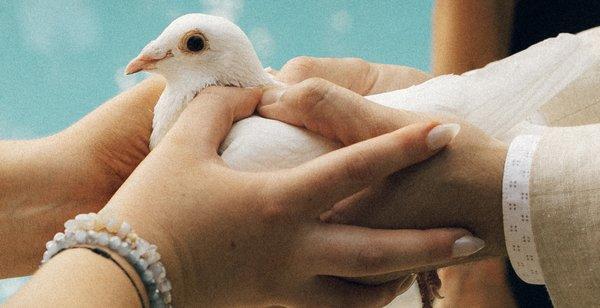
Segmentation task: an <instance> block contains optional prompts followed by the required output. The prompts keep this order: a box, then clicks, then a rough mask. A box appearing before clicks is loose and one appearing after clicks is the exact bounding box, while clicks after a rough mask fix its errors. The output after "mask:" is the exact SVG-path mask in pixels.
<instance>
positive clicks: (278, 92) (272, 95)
mask: <svg viewBox="0 0 600 308" xmlns="http://www.w3.org/2000/svg"><path fill="white" fill-rule="evenodd" d="M285 91H286V88H281V87H273V88H267V89H265V91H264V92H263V96H262V99H261V102H260V104H261V106H266V105H271V104H274V103H276V102H277V101H278V100H279V99H280V98H281V96H282V95H283V93H284V92H285Z"/></svg>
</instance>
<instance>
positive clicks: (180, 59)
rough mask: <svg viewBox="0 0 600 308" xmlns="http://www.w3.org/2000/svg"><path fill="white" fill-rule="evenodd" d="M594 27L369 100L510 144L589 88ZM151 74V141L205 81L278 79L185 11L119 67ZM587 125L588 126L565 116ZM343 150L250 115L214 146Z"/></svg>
mask: <svg viewBox="0 0 600 308" xmlns="http://www.w3.org/2000/svg"><path fill="white" fill-rule="evenodd" d="M599 42H600V28H596V29H592V30H588V31H586V32H585V33H581V34H578V35H560V36H558V37H557V38H554V39H549V40H546V41H544V42H542V43H539V44H537V45H535V46H532V47H530V48H529V49H527V50H526V51H523V52H521V53H519V54H517V55H514V56H512V57H509V58H506V59H504V60H501V61H498V62H495V63H492V64H490V65H488V66H486V67H485V68H483V69H480V70H475V71H471V72H468V73H465V74H463V75H461V76H455V75H448V76H440V77H437V78H434V79H431V80H429V81H427V82H425V83H423V84H420V85H418V86H413V87H411V88H408V89H403V90H398V91H393V92H389V93H383V94H378V95H373V96H368V97H366V98H367V99H369V100H371V101H374V102H376V103H379V104H382V105H385V106H389V107H392V108H402V109H407V110H413V111H419V112H426V113H438V114H439V113H442V114H447V115H454V116H458V117H460V118H462V119H464V120H467V121H469V122H471V123H473V124H474V125H476V126H478V127H479V128H481V129H483V130H484V131H486V132H487V133H489V134H491V135H492V136H494V137H497V138H500V139H501V140H504V141H510V139H511V136H514V135H516V134H518V133H524V132H527V133H536V132H537V131H539V129H540V126H537V125H535V124H544V125H546V124H556V123H557V122H556V121H554V119H559V118H560V115H557V114H552V112H549V109H548V110H544V106H548V105H561V104H563V108H562V110H563V113H565V114H566V113H568V114H569V115H574V114H576V113H577V112H578V111H577V110H575V108H576V106H575V105H574V106H573V107H572V109H571V110H569V108H564V104H566V103H567V102H566V101H564V97H562V96H561V95H563V94H564V93H566V92H568V91H571V92H572V91H573V89H577V88H578V87H588V88H589V87H590V86H591V87H600V81H599V80H598V78H596V79H594V80H595V81H594V82H595V83H592V84H591V85H590V82H589V78H586V76H590V75H591V76H599V75H600V47H599V46H600V43H599ZM141 70H145V71H154V72H156V73H158V74H161V75H163V76H164V77H165V79H166V81H167V86H166V88H165V90H164V92H163V94H162V95H161V97H160V99H159V101H158V103H157V105H156V107H155V109H154V121H153V132H152V136H151V139H150V147H151V148H153V147H155V146H156V145H157V144H158V142H159V141H160V139H161V138H162V137H164V135H165V133H166V132H167V131H168V130H169V128H170V127H171V125H172V124H173V123H174V122H175V121H176V120H177V117H178V116H179V114H180V113H181V111H182V110H183V109H184V107H185V105H186V104H187V103H188V102H189V101H190V100H192V98H193V97H194V96H195V95H196V94H197V93H198V92H199V91H200V90H202V89H203V88H205V87H207V86H210V85H230V86H238V87H252V86H258V85H266V84H273V83H277V81H275V80H274V79H273V78H272V76H270V75H269V74H268V73H266V72H265V71H264V70H263V67H262V65H261V63H260V60H259V59H258V56H257V55H256V53H255V51H254V48H253V47H252V44H251V43H250V41H249V39H248V38H247V36H246V35H245V34H244V32H243V31H242V30H241V29H240V28H239V27H237V26H236V25H235V24H233V23H231V22H230V21H228V20H226V19H224V18H221V17H216V16H210V15H203V14H189V15H184V16H182V17H179V18H177V19H176V20H175V21H173V22H172V23H171V24H170V25H169V26H168V27H167V28H166V29H165V30H164V31H163V32H162V33H161V34H160V35H159V36H158V38H156V39H155V40H153V41H151V42H150V43H149V44H148V45H147V46H146V47H145V48H144V49H143V50H142V52H141V53H140V55H139V56H137V57H136V58H135V59H134V60H132V61H131V63H129V65H128V66H127V68H126V73H127V74H131V73H135V72H138V71H141ZM593 92H594V91H583V92H582V93H587V94H586V95H588V96H586V95H578V96H577V100H578V101H579V104H578V105H577V106H582V105H585V102H586V101H590V102H591V101H593V100H595V99H597V95H592V94H591V93H593ZM570 124H571V125H575V124H587V123H570ZM339 147H340V144H338V143H336V142H333V141H331V140H328V139H325V138H323V137H321V136H318V135H315V134H313V133H311V132H309V131H307V130H304V129H302V128H298V127H294V126H291V125H287V124H285V123H282V122H278V121H274V120H270V119H264V118H260V117H257V116H252V117H250V118H247V119H244V120H241V121H239V122H237V123H236V124H235V125H234V126H233V128H232V130H231V132H230V133H229V136H228V137H227V138H226V140H225V142H224V143H223V144H222V146H221V150H220V152H221V156H222V158H223V159H224V161H225V162H226V163H227V164H228V165H229V166H231V167H232V168H235V169H239V170H245V171H261V170H272V169H281V168H288V167H294V166H297V165H299V164H301V163H303V162H306V161H309V160H311V159H313V158H316V157H318V156H320V155H322V154H325V153H327V152H330V151H332V150H335V149H337V148H339Z"/></svg>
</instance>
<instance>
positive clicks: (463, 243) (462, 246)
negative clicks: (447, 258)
mask: <svg viewBox="0 0 600 308" xmlns="http://www.w3.org/2000/svg"><path fill="white" fill-rule="evenodd" d="M483 247H485V242H484V241H483V240H482V239H480V238H478V237H474V236H472V235H465V236H463V237H461V238H459V239H457V240H456V241H455V242H454V245H453V246H452V257H453V258H462V257H467V256H470V255H472V254H474V253H476V252H478V251H480V250H481V249H482V248H483Z"/></svg>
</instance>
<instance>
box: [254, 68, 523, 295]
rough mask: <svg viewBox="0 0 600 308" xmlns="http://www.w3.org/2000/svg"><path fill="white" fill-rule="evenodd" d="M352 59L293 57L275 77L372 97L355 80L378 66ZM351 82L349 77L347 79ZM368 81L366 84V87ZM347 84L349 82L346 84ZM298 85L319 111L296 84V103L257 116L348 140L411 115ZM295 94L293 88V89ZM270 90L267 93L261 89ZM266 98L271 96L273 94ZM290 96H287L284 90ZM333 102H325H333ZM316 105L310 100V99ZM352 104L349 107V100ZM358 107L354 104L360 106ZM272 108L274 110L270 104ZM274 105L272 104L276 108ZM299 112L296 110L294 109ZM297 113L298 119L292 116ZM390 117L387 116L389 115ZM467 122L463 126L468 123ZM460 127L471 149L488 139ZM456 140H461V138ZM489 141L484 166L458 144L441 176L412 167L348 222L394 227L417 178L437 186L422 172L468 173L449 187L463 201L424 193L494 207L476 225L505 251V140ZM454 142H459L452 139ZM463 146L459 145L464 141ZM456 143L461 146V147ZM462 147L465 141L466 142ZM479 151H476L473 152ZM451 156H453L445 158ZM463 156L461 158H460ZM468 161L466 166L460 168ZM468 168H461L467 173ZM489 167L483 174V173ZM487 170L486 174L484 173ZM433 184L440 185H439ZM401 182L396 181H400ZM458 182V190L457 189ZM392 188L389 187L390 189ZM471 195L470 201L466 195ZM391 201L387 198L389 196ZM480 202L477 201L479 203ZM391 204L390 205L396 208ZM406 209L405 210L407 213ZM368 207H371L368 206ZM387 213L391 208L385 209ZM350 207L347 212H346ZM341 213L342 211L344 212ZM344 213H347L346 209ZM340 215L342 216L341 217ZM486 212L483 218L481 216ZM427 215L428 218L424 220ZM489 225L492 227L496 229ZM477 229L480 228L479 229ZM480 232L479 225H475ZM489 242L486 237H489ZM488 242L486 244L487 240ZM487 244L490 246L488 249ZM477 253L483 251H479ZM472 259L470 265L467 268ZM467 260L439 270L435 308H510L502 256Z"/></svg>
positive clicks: (336, 92) (432, 190)
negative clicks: (502, 194) (490, 145)
mask: <svg viewBox="0 0 600 308" xmlns="http://www.w3.org/2000/svg"><path fill="white" fill-rule="evenodd" d="M357 63H360V60H357V59H318V58H306V57H303V58H297V59H295V60H292V61H290V62H288V64H286V66H284V68H283V69H282V71H281V72H280V73H279V75H278V77H279V78H280V79H283V80H285V79H288V78H289V77H286V76H288V75H289V76H293V78H294V80H293V81H295V82H300V81H303V80H306V79H310V78H315V77H318V78H323V79H327V80H329V81H331V82H333V83H335V84H338V85H340V86H342V87H346V88H349V89H350V90H353V91H355V92H358V93H360V94H361V95H369V94H373V93H372V92H369V91H364V90H363V89H365V87H367V86H366V85H371V84H373V82H372V81H368V82H365V83H364V84H360V79H359V78H360V76H372V75H377V73H373V71H376V70H377V68H378V67H379V66H378V65H371V66H370V69H369V70H370V71H372V72H371V73H365V69H364V67H365V65H366V66H369V65H368V64H366V62H364V61H362V64H360V65H357ZM341 67H346V68H347V67H363V68H362V69H360V70H358V72H357V73H356V74H352V73H351V72H348V71H341V72H343V73H340V68H341ZM349 79H350V80H349ZM365 84H366V85H365ZM376 84H377V86H378V88H379V89H384V91H386V90H387V91H392V90H396V89H398V87H397V86H396V85H394V84H393V83H386V82H382V81H377V82H376ZM348 85H351V86H348ZM299 88H303V89H304V90H301V91H303V92H304V93H305V94H306V92H309V93H312V94H310V95H302V94H300V96H303V97H305V98H311V97H312V98H313V99H314V98H320V99H321V100H320V102H319V103H318V104H317V105H318V106H319V108H316V109H315V110H313V109H312V108H310V107H307V106H311V101H310V100H309V101H307V100H306V99H300V100H298V99H297V96H298V95H299V94H298V90H299V89H298V88H297V89H295V90H296V91H295V93H296V94H295V95H291V97H288V98H287V99H288V102H289V101H293V102H296V103H294V104H287V107H286V108H278V109H279V111H273V110H269V107H265V108H263V109H261V111H260V112H261V114H262V115H263V116H267V117H269V116H270V117H273V118H276V119H280V120H284V121H288V122H290V123H292V124H295V125H299V126H305V127H313V129H315V130H317V131H319V132H320V133H322V134H326V135H329V136H330V137H332V138H336V137H337V138H340V139H346V140H351V139H353V138H356V136H357V135H358V136H363V137H368V136H372V135H377V134H380V133H382V132H385V131H387V130H389V129H393V128H394V127H398V126H397V125H402V123H400V122H401V121H402V119H403V118H404V119H407V118H411V117H412V116H414V115H409V114H406V113H403V112H397V111H392V110H386V109H385V108H367V107H365V104H362V102H364V100H363V99H362V98H360V97H358V96H356V95H354V94H352V93H348V92H344V91H342V90H341V89H339V88H335V87H332V86H331V85H327V84H326V83H324V82H323V81H319V80H315V79H312V80H311V81H308V82H305V83H304V84H303V85H302V86H299ZM314 88H317V90H316V91H314ZM319 88H320V89H321V92H327V95H326V96H325V98H324V97H323V96H322V95H320V94H319V90H318V89H319ZM291 92H294V91H291ZM267 95H269V94H267ZM271 96H276V95H271ZM288 96H289V94H288ZM332 101H333V102H334V103H331V102H332ZM357 102H360V103H359V104H358V105H357V104H356V103H357ZM312 103H314V101H313V102H312ZM353 103H354V104H353ZM366 105H368V106H370V107H378V106H372V104H366ZM359 107H360V108H359ZM271 108H273V107H271ZM296 109H300V110H302V111H301V112H300V111H298V112H294V110H296ZM275 110H277V108H276V109H275ZM296 111H297V110H296ZM394 112H396V113H397V114H398V115H397V116H392V117H390V116H389V115H390V114H394ZM295 115H297V116H295ZM390 118H393V119H391V120H390ZM331 127H343V128H340V129H339V130H340V131H343V132H345V134H342V135H340V136H335V135H332V134H331V132H330V131H329V130H330V128H331ZM467 127H468V126H467ZM464 131H466V132H467V133H469V135H470V136H466V138H465V139H463V140H464V141H465V142H467V143H470V144H471V146H469V147H470V148H472V147H473V146H475V147H476V149H477V148H481V147H483V146H484V145H485V144H477V140H479V139H481V140H484V141H485V140H486V139H488V140H489V138H486V136H483V138H477V137H475V136H477V134H481V133H475V134H474V132H473V130H472V128H467V129H465V127H463V132H464ZM459 140H460V139H459ZM492 143H493V144H495V145H494V146H493V148H496V151H495V152H496V153H493V152H494V151H487V152H488V153H489V154H488V155H486V156H483V157H482V158H484V159H485V160H487V161H486V162H485V164H484V165H481V162H477V161H474V162H473V161H472V157H473V156H475V155H478V156H480V157H481V155H483V154H482V152H481V151H473V150H472V149H471V152H472V153H471V155H468V157H467V158H466V159H465V158H464V156H465V155H466V154H467V153H469V151H465V152H462V153H461V152H460V151H461V149H460V148H458V149H457V150H458V152H456V153H453V154H454V155H456V156H455V159H450V162H452V161H453V163H452V164H450V165H449V166H447V167H444V168H446V169H445V170H446V171H445V172H442V173H439V172H438V171H437V170H435V169H436V168H435V167H431V166H429V167H425V168H423V169H420V170H419V169H416V170H415V171H414V172H411V174H410V175H408V176H406V177H405V179H404V180H402V178H401V177H400V176H399V178H398V180H397V181H396V182H390V183H388V185H389V188H387V189H386V190H384V191H383V192H380V195H379V197H378V196H377V194H375V196H374V197H373V196H372V197H370V198H375V201H373V199H366V200H367V201H364V203H365V204H369V203H371V202H372V203H373V204H379V205H380V206H378V207H373V206H366V207H365V211H360V210H357V212H355V213H353V214H352V215H353V217H351V218H348V219H349V220H348V221H347V222H350V223H353V224H365V223H366V224H367V225H370V226H381V227H383V226H386V227H391V226H393V225H395V224H396V223H397V222H399V221H401V220H402V219H404V218H403V217H404V216H406V215H407V212H406V211H410V210H409V209H408V208H407V207H406V206H405V205H403V202H402V201H403V198H405V197H406V196H411V195H413V196H414V195H415V192H417V194H416V197H419V194H418V192H419V186H418V185H420V184H419V183H421V182H419V181H423V182H422V183H429V185H431V183H432V182H433V183H434V184H435V182H436V181H431V180H430V179H427V169H429V168H432V169H431V170H430V171H431V172H432V173H431V174H430V176H431V177H437V178H438V179H442V180H444V181H448V180H449V177H453V178H455V179H458V180H461V179H464V176H465V175H467V176H471V177H472V180H471V183H464V182H460V181H457V182H456V183H455V185H454V184H453V186H452V187H454V188H455V191H456V194H460V195H462V194H468V195H469V196H468V197H467V198H465V200H461V201H460V202H457V201H456V200H453V199H451V198H448V197H447V191H449V190H450V189H449V186H448V188H445V187H441V190H440V188H437V190H435V189H436V187H435V185H433V187H429V188H427V191H428V192H429V193H431V194H432V197H431V198H438V197H439V196H444V197H442V198H440V199H442V200H443V199H446V200H447V203H446V204H445V205H444V204H442V210H443V208H446V209H449V208H452V207H454V208H458V205H463V203H464V201H467V206H468V203H472V204H473V205H474V206H475V207H477V209H476V210H477V213H478V214H482V212H481V210H483V209H485V207H483V206H484V205H487V206H488V208H490V209H492V212H493V213H495V214H488V215H487V217H491V219H490V220H489V222H491V223H487V220H486V221H485V222H482V223H484V224H482V225H481V226H483V228H484V229H487V228H490V227H493V229H494V230H490V231H492V232H490V234H493V237H494V238H495V239H494V240H491V241H494V242H496V243H497V244H496V245H494V246H495V247H494V248H493V250H494V252H490V251H489V250H488V253H489V254H491V255H501V256H503V255H504V244H503V241H502V240H501V238H502V230H501V222H499V219H501V213H500V212H499V211H500V210H499V208H500V207H499V206H500V205H499V200H500V192H499V189H498V187H499V181H500V180H499V178H500V175H501V167H502V165H503V159H504V154H503V153H504V151H505V146H504V145H500V144H498V143H497V142H492ZM457 144H458V143H457ZM463 146H465V145H463ZM459 147H461V148H462V146H459ZM465 147H466V146H465ZM447 153H449V154H450V153H452V152H451V151H448V152H447ZM476 153H477V154H476ZM461 156H463V158H461ZM450 157H451V156H450ZM436 159H440V160H441V158H436ZM461 160H463V161H462V162H461ZM434 162H435V160H432V161H431V162H428V163H427V164H434ZM469 162H472V163H473V164H474V165H475V166H481V167H482V168H481V169H480V170H477V168H469V167H468V166H469V165H473V164H470V163H469ZM447 163H448V161H444V162H440V163H439V164H440V167H441V165H443V164H447ZM465 166H467V167H465ZM449 170H455V171H461V173H462V172H464V173H463V174H458V175H456V174H453V173H452V172H447V171H449ZM465 170H466V172H465ZM486 170H487V171H486ZM486 173H487V175H486ZM415 177H417V178H418V179H419V180H417V181H416V182H413V181H412V180H411V178H415ZM438 183H439V182H438ZM399 184H401V185H399ZM473 184H477V185H478V186H480V188H476V189H475V192H476V193H474V194H470V193H467V192H468V190H473V189H474V188H473V187H469V185H473ZM402 186H404V187H407V188H409V189H410V191H406V190H402V189H398V188H397V187H402ZM455 186H456V187H455ZM486 186H487V187H488V188H487V189H485V187H486ZM481 188H484V190H482V189H481ZM394 189H396V190H398V191H399V192H393V190H394ZM390 190H391V191H390ZM481 191H487V192H488V193H486V194H480V193H479V192H481ZM436 192H437V193H438V194H437V195H435V193H436ZM394 194H397V195H399V196H401V197H402V198H401V199H398V200H396V201H394V199H393V198H390V197H389V196H390V195H394ZM381 196H385V198H384V200H382V199H381ZM469 198H471V199H470V200H469ZM390 199H391V200H390ZM408 199H409V200H408V201H406V203H408V204H411V203H412V204H416V206H415V207H421V206H422V205H423V204H422V202H421V203H419V202H416V203H414V200H413V201H411V200H410V197H408ZM488 199H489V200H491V201H490V202H487V201H486V200H488ZM423 200H426V201H429V198H428V199H423ZM453 202H457V203H456V204H453ZM360 203H361V202H358V205H354V206H357V207H358V208H360ZM478 203H480V204H479V205H478ZM394 204H395V205H394ZM430 204H433V205H440V204H439V202H437V201H435V202H432V203H430ZM382 208H383V209H386V208H387V209H388V211H387V212H386V211H383V214H382V215H378V214H374V212H378V211H381V210H382ZM395 208H398V210H395ZM405 208H406V211H405ZM371 210H372V211H371ZM390 210H391V212H390ZM412 211H413V213H423V212H422V211H421V209H420V208H419V209H415V210H412ZM348 212H350V213H351V212H352V210H351V211H348ZM394 213H397V215H400V217H398V216H393V215H394ZM342 214H343V213H342ZM346 215H349V214H347V213H346ZM448 215H449V214H446V215H440V214H437V215H436V214H433V213H432V214H429V217H432V218H439V217H440V216H448ZM341 216H344V215H341ZM384 216H387V217H388V218H389V219H387V218H385V217H384ZM450 216H452V217H455V218H457V219H460V218H459V217H461V216H464V215H461V213H460V212H456V211H453V212H452V215H450ZM487 217H486V219H487ZM341 219H342V220H344V218H341ZM429 219H431V218H429ZM413 220H414V221H417V222H419V221H423V220H422V217H413ZM432 223H438V222H435V221H432ZM453 223H455V224H458V225H465V224H472V223H474V222H473V221H468V222H467V221H463V222H453ZM494 226H495V227H494ZM477 229H478V228H477ZM478 230H480V229H478ZM484 232H486V233H487V232H489V231H484ZM488 241H490V240H488ZM488 244H489V243H488ZM488 249H489V248H488ZM482 253H486V252H485V251H484V252H482ZM502 259H503V257H501V258H500V260H502ZM471 264H472V265H471ZM471 264H468V265H460V266H453V267H448V268H445V269H443V270H441V271H440V277H441V279H442V281H443V284H442V290H441V293H442V295H443V296H444V299H443V300H438V301H436V307H437V306H439V307H463V306H465V307H467V306H477V307H515V306H516V303H515V302H514V299H513V297H512V294H511V291H510V289H509V286H508V284H507V281H506V278H505V277H506V273H505V268H504V264H503V261H497V259H496V258H492V259H487V260H484V261H480V262H475V263H471Z"/></svg>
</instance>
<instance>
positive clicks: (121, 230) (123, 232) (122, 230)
mask: <svg viewBox="0 0 600 308" xmlns="http://www.w3.org/2000/svg"><path fill="white" fill-rule="evenodd" d="M129 232H131V226H130V225H129V224H128V223H127V222H123V223H122V224H121V227H120V228H119V231H117V236H118V237H120V238H122V239H124V238H125V237H126V236H127V234H129Z"/></svg>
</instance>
